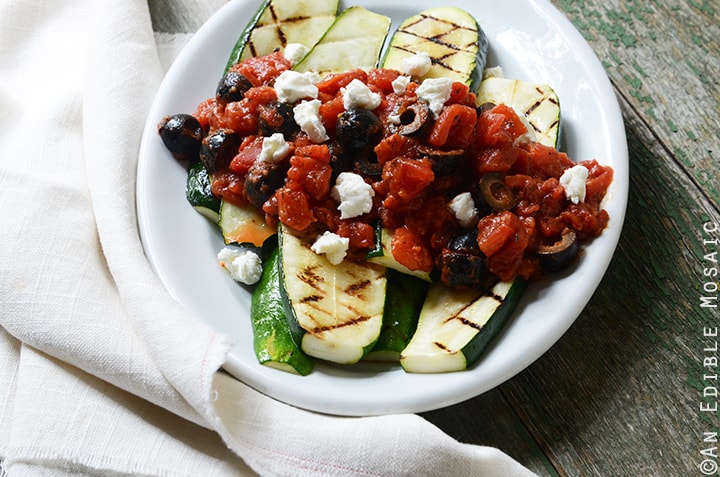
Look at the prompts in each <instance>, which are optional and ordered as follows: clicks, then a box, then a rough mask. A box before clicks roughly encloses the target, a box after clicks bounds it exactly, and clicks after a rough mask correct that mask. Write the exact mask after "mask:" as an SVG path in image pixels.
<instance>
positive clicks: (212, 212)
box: [185, 162, 220, 223]
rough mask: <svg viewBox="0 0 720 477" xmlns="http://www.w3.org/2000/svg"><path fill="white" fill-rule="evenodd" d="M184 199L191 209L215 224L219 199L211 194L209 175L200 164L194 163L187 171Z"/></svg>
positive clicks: (218, 216)
mask: <svg viewBox="0 0 720 477" xmlns="http://www.w3.org/2000/svg"><path fill="white" fill-rule="evenodd" d="M185 198H186V199H187V201H188V202H189V203H190V205H191V206H192V207H193V209H195V210H196V211H197V212H199V213H200V214H202V215H204V216H205V217H207V218H208V219H209V220H211V221H212V222H216V223H217V221H218V220H219V218H220V199H218V198H217V197H215V196H214V195H213V193H212V182H211V179H210V174H209V173H208V171H207V169H205V166H204V165H203V163H202V162H196V163H195V164H193V165H192V166H190V168H189V169H188V171H187V178H186V181H185Z"/></svg>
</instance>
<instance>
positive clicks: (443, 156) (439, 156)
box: [417, 146, 465, 177]
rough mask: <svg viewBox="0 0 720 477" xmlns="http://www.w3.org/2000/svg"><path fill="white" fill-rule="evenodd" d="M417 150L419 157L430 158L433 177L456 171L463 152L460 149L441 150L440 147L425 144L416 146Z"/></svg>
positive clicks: (451, 173) (449, 174)
mask: <svg viewBox="0 0 720 477" xmlns="http://www.w3.org/2000/svg"><path fill="white" fill-rule="evenodd" d="M417 152H418V155H419V157H427V158H428V159H430V161H431V162H432V169H433V172H434V173H435V177H448V176H451V175H453V174H454V173H455V172H457V170H458V169H459V168H460V165H461V164H462V160H463V154H464V153H465V151H463V150H462V149H453V150H450V151H443V150H442V149H433V148H430V147H427V146H418V147H417Z"/></svg>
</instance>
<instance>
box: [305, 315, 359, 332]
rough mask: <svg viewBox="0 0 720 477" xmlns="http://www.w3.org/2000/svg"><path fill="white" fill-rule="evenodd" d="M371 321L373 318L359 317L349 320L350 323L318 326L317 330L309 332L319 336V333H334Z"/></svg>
mask: <svg viewBox="0 0 720 477" xmlns="http://www.w3.org/2000/svg"><path fill="white" fill-rule="evenodd" d="M370 319H371V317H369V316H365V315H361V316H358V317H357V318H354V319H352V320H348V321H344V322H342V323H337V324H334V325H326V326H318V327H317V328H313V329H312V330H308V333H311V334H319V333H323V332H325V331H332V330H337V329H340V328H345V327H347V326H355V325H357V324H358V323H363V322H365V321H368V320H370Z"/></svg>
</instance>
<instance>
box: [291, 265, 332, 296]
mask: <svg viewBox="0 0 720 477" xmlns="http://www.w3.org/2000/svg"><path fill="white" fill-rule="evenodd" d="M316 268H318V267H317V266H315V267H305V268H303V269H302V270H301V271H300V273H298V275H297V277H298V280H300V281H301V282H303V283H305V284H306V285H307V286H309V287H310V288H313V289H315V290H317V291H318V292H321V291H322V289H321V288H320V285H319V284H320V283H322V282H324V281H325V279H324V278H323V277H322V276H321V275H319V274H317V273H315V269H316ZM320 294H321V295H322V293H320Z"/></svg>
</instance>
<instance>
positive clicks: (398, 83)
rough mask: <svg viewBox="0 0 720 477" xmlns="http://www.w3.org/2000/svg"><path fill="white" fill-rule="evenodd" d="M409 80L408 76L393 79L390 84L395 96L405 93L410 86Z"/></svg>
mask: <svg viewBox="0 0 720 477" xmlns="http://www.w3.org/2000/svg"><path fill="white" fill-rule="evenodd" d="M410 79H411V78H410V77H409V76H403V75H400V76H398V77H397V78H395V79H394V80H393V82H392V83H391V84H392V88H393V92H394V93H395V94H403V93H405V91H407V87H408V85H409V84H410Z"/></svg>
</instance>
